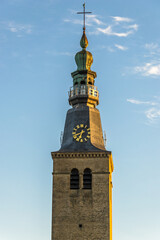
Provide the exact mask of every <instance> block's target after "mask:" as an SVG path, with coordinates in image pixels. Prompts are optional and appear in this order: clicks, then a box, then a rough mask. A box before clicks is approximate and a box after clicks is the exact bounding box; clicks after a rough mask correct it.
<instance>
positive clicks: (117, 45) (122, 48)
mask: <svg viewBox="0 0 160 240" xmlns="http://www.w3.org/2000/svg"><path fill="white" fill-rule="evenodd" d="M115 47H116V48H118V49H119V50H121V51H126V50H127V49H128V48H127V47H125V46H122V45H119V44H115Z"/></svg>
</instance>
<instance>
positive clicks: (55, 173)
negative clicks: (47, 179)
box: [52, 172, 110, 176]
mask: <svg viewBox="0 0 160 240" xmlns="http://www.w3.org/2000/svg"><path fill="white" fill-rule="evenodd" d="M70 174H71V172H52V175H70ZM94 174H110V172H92V175H94ZM79 175H81V176H83V173H80V174H79Z"/></svg>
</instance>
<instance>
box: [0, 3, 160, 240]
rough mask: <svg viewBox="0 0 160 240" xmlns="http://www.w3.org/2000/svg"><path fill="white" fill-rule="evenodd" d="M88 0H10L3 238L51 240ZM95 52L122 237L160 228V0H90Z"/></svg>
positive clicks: (0, 59)
mask: <svg viewBox="0 0 160 240" xmlns="http://www.w3.org/2000/svg"><path fill="white" fill-rule="evenodd" d="M82 4H83V1H80V0H79V1H74V0H68V1H62V0H45V1H42V0H34V1H33V0H32V1H31V0H1V3H0V76H1V77H0V86H1V91H0V109H1V116H0V120H1V124H0V136H1V137H0V146H1V148H0V159H1V167H0V177H1V181H0V188H1V195H0V239H1V240H20V239H22V238H23V240H28V239H29V240H44V239H50V232H51V195H52V193H51V192H52V175H51V173H52V159H51V155H50V152H51V151H56V150H58V149H59V148H60V134H61V131H63V128H64V122H65V116H66V112H67V110H68V109H69V104H68V93H67V92H68V90H69V88H70V87H71V86H72V78H71V75H70V73H71V72H73V71H75V70H76V64H75V61H74V55H75V54H76V52H77V51H79V50H80V45H79V41H80V38H81V35H82V17H81V16H79V15H77V14H76V12H77V11H81V10H82ZM86 8H87V10H89V11H92V12H93V14H92V15H91V16H87V19H86V23H87V31H86V32H87V37H88V40H89V46H88V50H89V51H91V52H92V54H93V58H94V63H93V65H92V70H93V71H96V72H97V79H96V83H95V84H96V86H97V87H98V89H99V92H100V105H99V107H98V108H99V110H100V113H101V120H102V126H103V130H105V131H106V135H107V149H108V150H111V151H112V152H113V160H114V166H115V170H114V174H113V186H114V188H113V239H118V240H122V239H123V240H133V239H136V240H143V239H145V240H150V239H154V240H159V236H160V229H159V225H160V214H159V212H160V204H159V202H160V191H159V185H160V174H159V168H160V161H159V156H160V31H159V29H160V17H159V11H160V2H159V1H158V0H154V1H153V0H152V1H151V0H145V1H144V0H141V1H138V0H135V1H128V0H113V1H106V0H99V1H96V0H92V1H91V0H88V1H86Z"/></svg>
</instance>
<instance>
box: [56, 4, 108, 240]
mask: <svg viewBox="0 0 160 240" xmlns="http://www.w3.org/2000/svg"><path fill="white" fill-rule="evenodd" d="M83 13H84V16H85V6H84V12H83ZM80 46H81V47H82V50H81V51H80V52H78V53H77V54H76V56H75V61H76V64H77V70H76V71H74V72H73V73H71V75H72V78H73V87H71V88H70V91H69V104H70V105H71V109H69V110H68V112H67V116H66V122H65V127H64V134H63V140H62V145H61V148H60V150H59V151H57V152H52V158H53V199H52V240H112V172H113V160H112V154H111V152H110V151H107V150H106V149H105V146H104V140H103V133H102V126H101V119H100V113H99V110H98V109H97V108H96V107H97V105H98V104H99V92H98V90H97V87H96V86H95V78H96V76H97V75H96V72H93V71H92V70H91V65H92V63H93V57H92V54H91V53H90V52H89V51H87V50H86V48H87V46H88V40H87V37H86V33H85V24H84V28H83V35H82V38H81V41H80Z"/></svg>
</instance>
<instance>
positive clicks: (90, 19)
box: [64, 15, 105, 26]
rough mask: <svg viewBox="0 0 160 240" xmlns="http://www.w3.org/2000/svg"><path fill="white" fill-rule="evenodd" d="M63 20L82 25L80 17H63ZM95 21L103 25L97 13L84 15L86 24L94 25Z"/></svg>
mask: <svg viewBox="0 0 160 240" xmlns="http://www.w3.org/2000/svg"><path fill="white" fill-rule="evenodd" d="M64 22H71V23H73V24H80V25H83V20H82V18H81V19H77V18H74V19H64ZM95 23H96V24H97V25H104V24H105V23H103V22H102V21H101V20H100V19H99V17H98V16H97V15H86V26H95Z"/></svg>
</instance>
